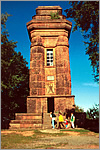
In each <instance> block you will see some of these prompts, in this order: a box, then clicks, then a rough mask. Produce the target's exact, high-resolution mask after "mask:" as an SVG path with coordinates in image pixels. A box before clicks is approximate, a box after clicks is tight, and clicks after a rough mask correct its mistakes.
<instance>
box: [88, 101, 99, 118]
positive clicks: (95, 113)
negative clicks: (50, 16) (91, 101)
mask: <svg viewBox="0 0 100 150" xmlns="http://www.w3.org/2000/svg"><path fill="white" fill-rule="evenodd" d="M86 114H87V118H90V119H95V120H99V104H95V105H94V106H93V108H89V109H88V110H87V112H86Z"/></svg>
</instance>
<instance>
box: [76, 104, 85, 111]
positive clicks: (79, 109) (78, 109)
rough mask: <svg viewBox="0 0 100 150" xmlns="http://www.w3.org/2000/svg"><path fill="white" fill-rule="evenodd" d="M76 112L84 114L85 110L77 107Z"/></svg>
mask: <svg viewBox="0 0 100 150" xmlns="http://www.w3.org/2000/svg"><path fill="white" fill-rule="evenodd" d="M75 112H84V109H83V108H81V107H79V106H76V105H75Z"/></svg>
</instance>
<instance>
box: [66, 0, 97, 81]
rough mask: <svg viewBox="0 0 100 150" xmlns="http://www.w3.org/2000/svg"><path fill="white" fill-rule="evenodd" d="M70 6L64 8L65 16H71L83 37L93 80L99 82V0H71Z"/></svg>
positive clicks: (75, 28) (74, 28)
mask: <svg viewBox="0 0 100 150" xmlns="http://www.w3.org/2000/svg"><path fill="white" fill-rule="evenodd" d="M69 3H70V4H71V8H69V9H66V10H65V12H66V14H67V18H73V20H74V21H75V25H74V27H73V32H74V31H76V30H77V29H78V28H80V29H81V33H82V35H83V37H84V39H85V41H84V43H85V46H86V54H87V55H89V60H90V61H91V66H92V68H93V76H94V80H95V81H96V82H97V83H98V82H99V1H71V2H69Z"/></svg>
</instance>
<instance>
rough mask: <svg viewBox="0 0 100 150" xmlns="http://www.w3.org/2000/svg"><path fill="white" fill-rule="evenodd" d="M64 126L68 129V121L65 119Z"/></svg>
mask: <svg viewBox="0 0 100 150" xmlns="http://www.w3.org/2000/svg"><path fill="white" fill-rule="evenodd" d="M64 122H65V125H66V129H68V121H67V119H65V121H64Z"/></svg>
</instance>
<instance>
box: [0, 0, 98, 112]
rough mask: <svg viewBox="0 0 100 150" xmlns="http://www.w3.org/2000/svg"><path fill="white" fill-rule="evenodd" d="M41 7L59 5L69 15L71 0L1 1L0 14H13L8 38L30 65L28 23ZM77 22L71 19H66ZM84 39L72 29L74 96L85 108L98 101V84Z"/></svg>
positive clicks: (10, 18) (71, 51)
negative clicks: (69, 1) (86, 51)
mask: <svg viewBox="0 0 100 150" xmlns="http://www.w3.org/2000/svg"><path fill="white" fill-rule="evenodd" d="M38 6H60V7H62V9H63V11H62V14H63V15H66V13H65V12H64V10H65V9H67V8H69V7H70V5H69V4H68V1H1V13H5V12H7V13H8V14H11V15H12V16H11V17H9V18H8V21H7V26H6V27H7V29H8V32H9V35H10V37H9V39H10V40H14V41H17V42H18V43H17V48H16V49H15V50H16V51H17V52H21V54H22V55H23V57H24V58H25V59H26V61H27V62H28V67H29V68H30V40H29V36H28V32H27V27H26V23H27V22H29V21H30V20H32V16H34V15H36V12H35V9H36V8H37V7H38ZM67 20H69V21H71V22H72V27H73V25H74V22H73V20H72V19H67ZM83 41H84V39H83V37H82V35H81V33H80V30H78V31H75V32H74V33H72V32H71V34H70V39H69V45H70V47H69V57H70V68H71V82H72V95H75V104H76V105H78V106H80V107H82V108H84V110H85V111H86V110H87V109H88V108H91V107H92V106H93V105H94V104H98V103H99V85H98V84H97V83H95V82H94V81H93V76H92V67H91V66H90V61H89V60H88V56H87V55H85V46H84V43H83Z"/></svg>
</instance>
